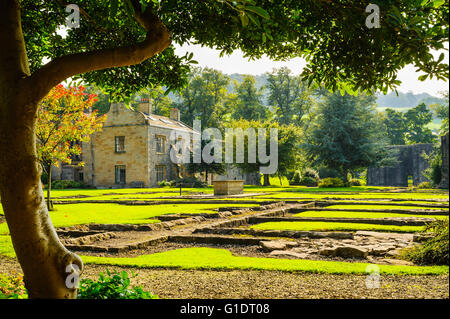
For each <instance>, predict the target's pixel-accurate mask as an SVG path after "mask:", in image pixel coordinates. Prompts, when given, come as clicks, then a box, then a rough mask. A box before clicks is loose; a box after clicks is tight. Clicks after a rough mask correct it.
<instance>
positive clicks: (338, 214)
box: [293, 211, 448, 219]
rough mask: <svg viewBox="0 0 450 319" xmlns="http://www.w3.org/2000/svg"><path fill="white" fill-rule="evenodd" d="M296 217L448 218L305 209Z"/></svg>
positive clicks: (442, 217) (443, 217)
mask: <svg viewBox="0 0 450 319" xmlns="http://www.w3.org/2000/svg"><path fill="white" fill-rule="evenodd" d="M293 216H294V217H330V218H386V217H418V218H436V219H446V218H448V216H442V215H410V214H395V213H369V212H344V211H304V212H301V213H298V214H294V215H293Z"/></svg>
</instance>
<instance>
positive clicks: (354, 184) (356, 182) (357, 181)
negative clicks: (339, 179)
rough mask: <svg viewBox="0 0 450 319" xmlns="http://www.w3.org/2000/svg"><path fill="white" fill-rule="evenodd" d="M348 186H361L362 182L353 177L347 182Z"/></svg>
mask: <svg viewBox="0 0 450 319" xmlns="http://www.w3.org/2000/svg"><path fill="white" fill-rule="evenodd" d="M349 184H350V186H361V185H362V183H361V181H360V180H359V179H356V178H353V179H351V180H350V182H349Z"/></svg>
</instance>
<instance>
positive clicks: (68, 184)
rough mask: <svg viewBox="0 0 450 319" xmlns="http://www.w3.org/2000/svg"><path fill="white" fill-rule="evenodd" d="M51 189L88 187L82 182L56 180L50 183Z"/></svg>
mask: <svg viewBox="0 0 450 319" xmlns="http://www.w3.org/2000/svg"><path fill="white" fill-rule="evenodd" d="M52 188H53V189H66V188H89V186H88V185H86V184H84V183H83V182H76V181H69V180H58V181H53V182H52Z"/></svg>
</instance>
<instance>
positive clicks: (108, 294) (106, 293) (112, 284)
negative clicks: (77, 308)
mask: <svg viewBox="0 0 450 319" xmlns="http://www.w3.org/2000/svg"><path fill="white" fill-rule="evenodd" d="M136 276H137V274H134V273H133V272H131V277H130V276H129V275H128V273H127V272H126V271H122V272H120V273H119V272H118V271H116V270H114V271H113V272H110V271H109V270H108V269H106V275H105V274H103V273H100V274H99V279H98V280H96V281H94V280H91V279H82V280H81V281H80V287H79V290H78V299H158V296H157V295H154V294H152V293H151V292H149V291H145V290H144V289H143V288H142V286H134V287H130V285H131V279H132V278H135V277H136Z"/></svg>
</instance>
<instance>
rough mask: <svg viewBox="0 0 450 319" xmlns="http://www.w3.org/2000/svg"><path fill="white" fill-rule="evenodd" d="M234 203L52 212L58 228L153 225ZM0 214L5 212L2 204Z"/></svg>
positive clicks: (2, 229) (2, 230)
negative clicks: (164, 218)
mask: <svg viewBox="0 0 450 319" xmlns="http://www.w3.org/2000/svg"><path fill="white" fill-rule="evenodd" d="M229 206H230V204H201V203H198V204H197V203H196V204H164V205H142V206H140V205H120V204H112V203H106V204H105V203H102V204H94V203H92V204H89V203H83V204H64V205H55V208H56V209H57V210H56V211H51V212H50V218H51V220H52V223H53V225H54V226H55V227H67V226H73V225H83V224H91V223H95V224H150V223H155V222H158V220H156V219H152V218H154V217H157V216H160V215H164V214H180V213H189V214H198V213H215V212H216V211H215V210H214V209H217V208H219V207H229ZM232 206H234V207H235V206H240V207H252V206H258V205H256V204H255V205H254V204H238V205H237V204H233V205H232ZM0 213H3V211H2V208H1V206H0ZM0 234H3V235H4V234H8V228H7V225H6V223H2V224H0Z"/></svg>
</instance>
